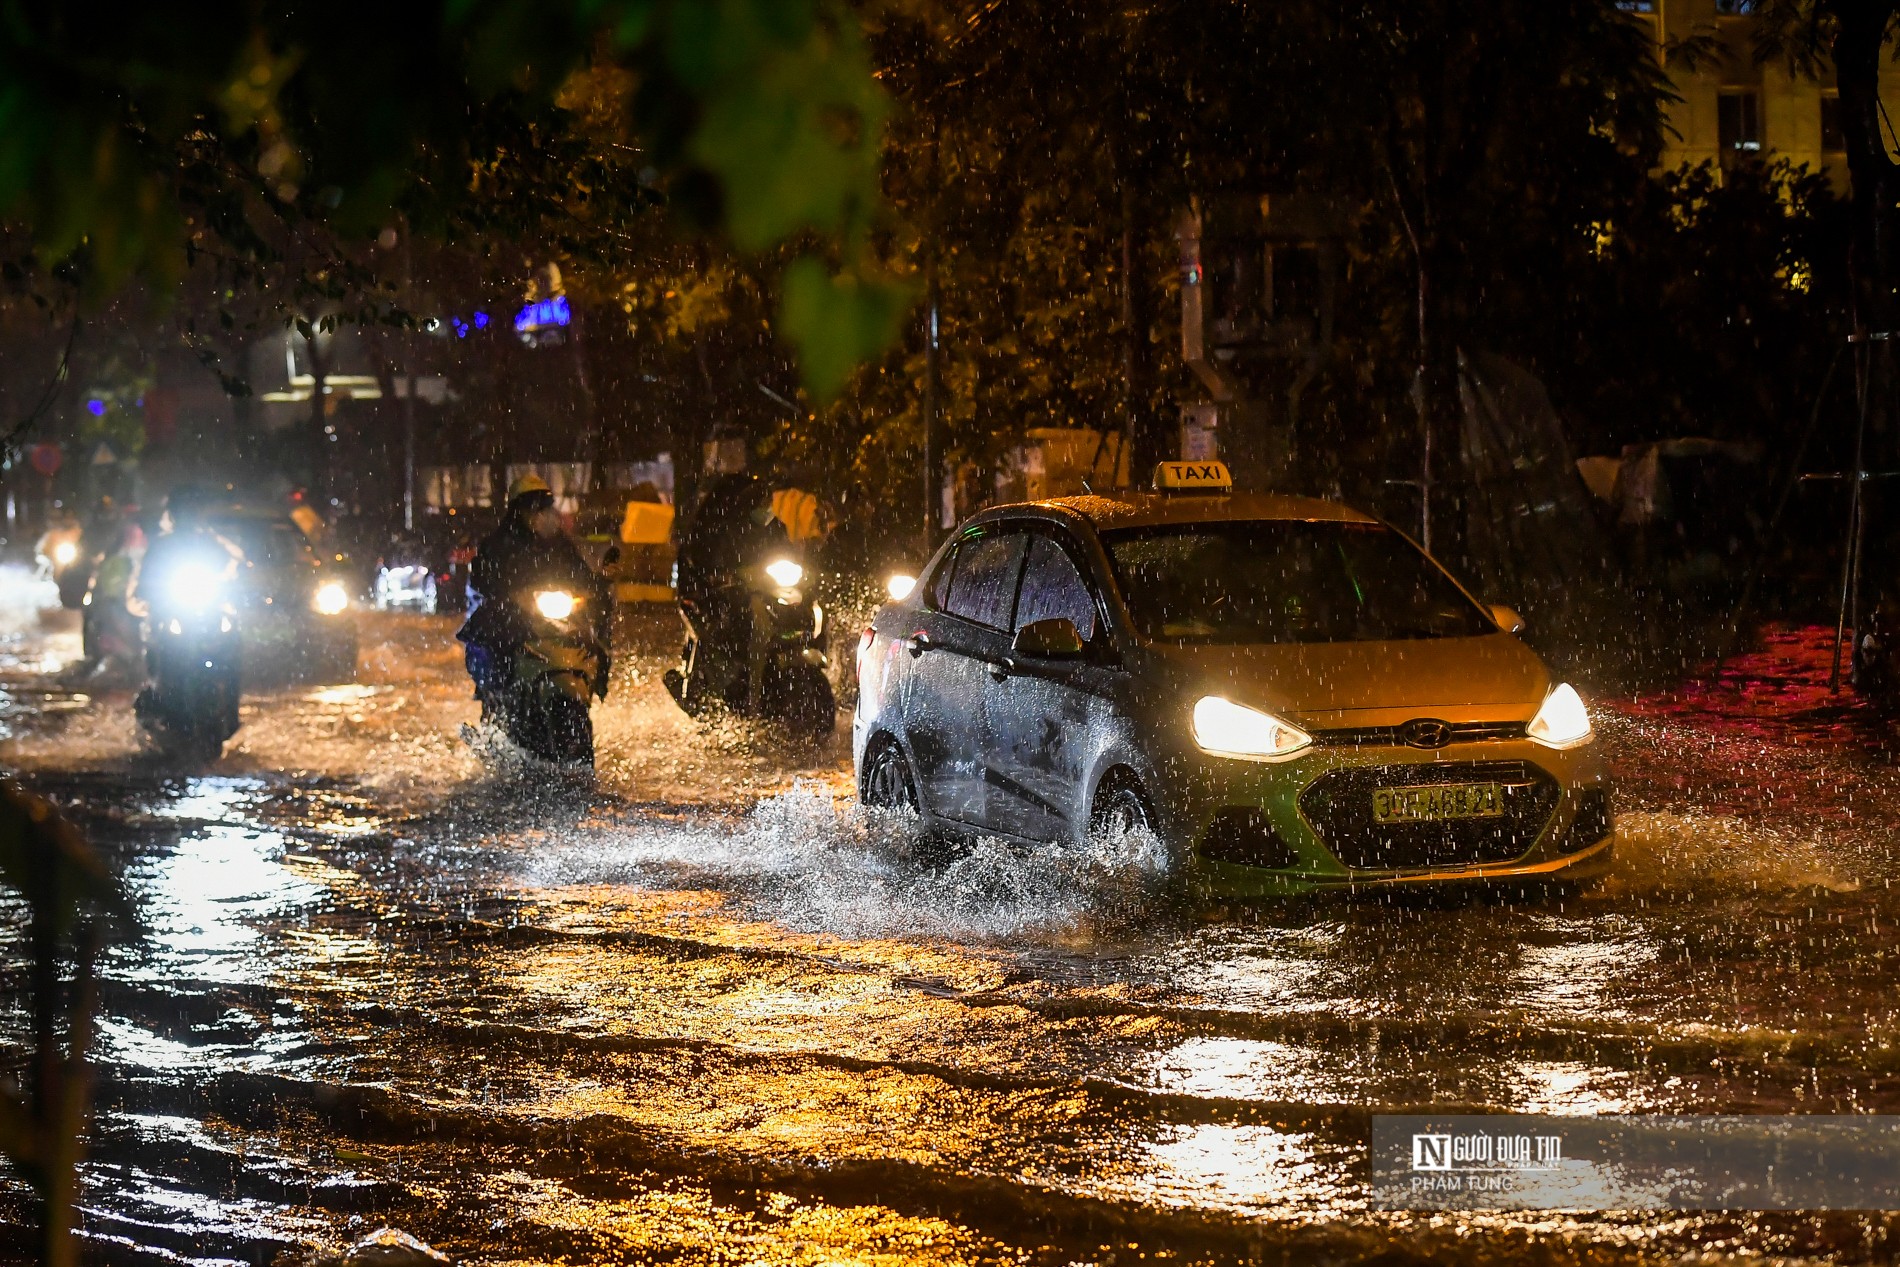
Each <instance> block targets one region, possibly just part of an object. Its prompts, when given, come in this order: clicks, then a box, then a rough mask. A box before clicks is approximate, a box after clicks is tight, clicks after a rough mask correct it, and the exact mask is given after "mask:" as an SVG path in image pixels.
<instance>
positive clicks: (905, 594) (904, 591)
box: [884, 572, 917, 603]
mask: <svg viewBox="0 0 1900 1267" xmlns="http://www.w3.org/2000/svg"><path fill="white" fill-rule="evenodd" d="M916 588H917V578H916V577H914V576H908V575H906V574H905V573H903V572H899V573H898V574H897V575H895V576H893V577H892V578H891V579H890V580H888V581H886V582H884V592H885V593H886V594H889V595H890V596H891V601H892V602H893V603H901V602H903V601H904V600H905V599H907V598H909V597H910V595H911V591H912V590H914V589H916Z"/></svg>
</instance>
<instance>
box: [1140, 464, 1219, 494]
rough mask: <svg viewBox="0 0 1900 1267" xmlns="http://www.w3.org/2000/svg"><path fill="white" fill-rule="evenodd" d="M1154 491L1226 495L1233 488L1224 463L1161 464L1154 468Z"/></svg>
mask: <svg viewBox="0 0 1900 1267" xmlns="http://www.w3.org/2000/svg"><path fill="white" fill-rule="evenodd" d="M1154 486H1155V488H1156V490H1158V491H1160V492H1164V493H1226V492H1231V491H1232V490H1233V487H1234V477H1233V473H1232V472H1230V471H1229V470H1228V469H1227V463H1225V462H1161V463H1157V464H1156V466H1155V484H1154Z"/></svg>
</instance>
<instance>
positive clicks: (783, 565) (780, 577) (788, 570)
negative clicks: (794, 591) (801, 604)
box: [765, 559, 805, 589]
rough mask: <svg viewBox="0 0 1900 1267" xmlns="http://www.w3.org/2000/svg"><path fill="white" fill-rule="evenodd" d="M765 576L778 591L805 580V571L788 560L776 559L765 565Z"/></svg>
mask: <svg viewBox="0 0 1900 1267" xmlns="http://www.w3.org/2000/svg"><path fill="white" fill-rule="evenodd" d="M765 574H766V575H767V576H769V577H771V578H772V584H774V585H776V586H778V587H779V588H780V589H790V588H792V586H794V585H796V584H798V583H799V582H800V581H802V580H804V579H805V569H804V568H802V567H800V566H798V564H796V563H794V562H792V561H791V560H790V559H778V560H776V561H775V562H772V563H768V564H766V565H765Z"/></svg>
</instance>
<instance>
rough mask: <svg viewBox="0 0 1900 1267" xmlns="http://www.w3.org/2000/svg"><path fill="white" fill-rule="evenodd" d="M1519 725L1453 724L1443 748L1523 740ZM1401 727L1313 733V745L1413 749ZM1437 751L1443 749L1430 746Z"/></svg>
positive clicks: (1511, 723) (1504, 723)
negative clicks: (1496, 741) (1502, 740)
mask: <svg viewBox="0 0 1900 1267" xmlns="http://www.w3.org/2000/svg"><path fill="white" fill-rule="evenodd" d="M1524 725H1525V724H1524V723H1523V722H1521V721H1474V722H1452V723H1448V724H1447V725H1446V728H1445V729H1446V735H1445V744H1455V743H1484V742H1487V741H1490V740H1497V739H1522V738H1523V737H1524ZM1404 732H1405V727H1404V726H1358V727H1352V728H1348V729H1344V730H1315V731H1313V732H1312V734H1313V742H1314V744H1316V745H1318V746H1319V747H1322V748H1404V747H1408V746H1417V745H1413V744H1412V743H1411V741H1410V740H1408V739H1407V738H1406V737H1405V733H1404ZM1433 746H1437V747H1442V746H1445V745H1443V744H1441V745H1433Z"/></svg>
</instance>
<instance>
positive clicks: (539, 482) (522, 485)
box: [508, 471, 554, 502]
mask: <svg viewBox="0 0 1900 1267" xmlns="http://www.w3.org/2000/svg"><path fill="white" fill-rule="evenodd" d="M553 491H554V490H553V489H551V488H549V487H548V482H547V481H546V480H544V479H542V478H541V477H540V476H539V475H536V474H535V473H534V472H533V471H529V472H528V473H527V474H526V475H523V476H519V477H518V478H517V479H516V480H515V482H514V483H512V484H510V485H509V486H508V500H509V501H511V502H512V501H513V500H514V499H515V498H517V497H520V496H522V495H524V494H527V493H552V492H553Z"/></svg>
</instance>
